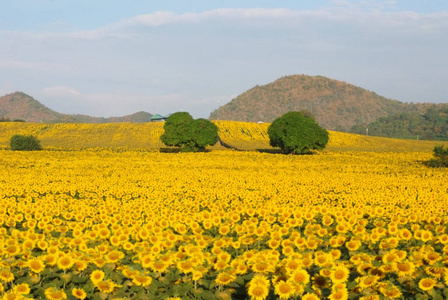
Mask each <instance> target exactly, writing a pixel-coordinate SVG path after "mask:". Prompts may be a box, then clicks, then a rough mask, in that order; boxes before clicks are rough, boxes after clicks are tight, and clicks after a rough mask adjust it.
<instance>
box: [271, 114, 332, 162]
mask: <svg viewBox="0 0 448 300" xmlns="http://www.w3.org/2000/svg"><path fill="white" fill-rule="evenodd" d="M268 134H269V141H270V145H271V146H272V147H280V148H281V149H282V151H283V152H284V153H292V154H304V153H309V152H310V151H311V150H314V149H316V150H321V149H324V148H325V146H326V145H327V143H328V132H327V131H326V130H325V129H324V128H322V127H320V126H319V124H317V123H316V121H315V120H314V118H313V116H312V115H310V114H309V113H308V112H299V111H290V112H288V113H286V114H284V115H283V116H281V117H279V118H277V119H275V120H274V121H273V122H272V124H271V125H270V126H269V128H268Z"/></svg>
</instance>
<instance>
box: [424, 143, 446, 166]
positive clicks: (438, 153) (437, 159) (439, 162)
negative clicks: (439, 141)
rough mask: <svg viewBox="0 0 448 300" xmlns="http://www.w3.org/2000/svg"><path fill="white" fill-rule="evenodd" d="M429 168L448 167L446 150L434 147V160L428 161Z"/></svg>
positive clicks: (441, 147)
mask: <svg viewBox="0 0 448 300" xmlns="http://www.w3.org/2000/svg"><path fill="white" fill-rule="evenodd" d="M429 165H430V166H431V167H448V148H446V149H444V148H443V146H435V147H434V158H433V159H431V160H430V161H429Z"/></svg>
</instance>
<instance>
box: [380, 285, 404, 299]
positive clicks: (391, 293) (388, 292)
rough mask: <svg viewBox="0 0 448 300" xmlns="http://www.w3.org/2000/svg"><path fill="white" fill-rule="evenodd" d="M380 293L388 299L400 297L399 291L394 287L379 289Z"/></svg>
mask: <svg viewBox="0 0 448 300" xmlns="http://www.w3.org/2000/svg"><path fill="white" fill-rule="evenodd" d="M380 292H381V293H382V294H383V295H384V296H386V297H388V298H391V299H395V298H399V297H401V291H400V290H399V289H398V287H396V286H386V287H381V288H380Z"/></svg>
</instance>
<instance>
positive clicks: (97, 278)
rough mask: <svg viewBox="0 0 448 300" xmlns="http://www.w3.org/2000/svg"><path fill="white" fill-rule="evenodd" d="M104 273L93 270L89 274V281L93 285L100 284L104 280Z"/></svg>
mask: <svg viewBox="0 0 448 300" xmlns="http://www.w3.org/2000/svg"><path fill="white" fill-rule="evenodd" d="M104 276H105V275H104V272H103V271H101V270H95V271H93V272H92V273H91V274H90V280H91V281H92V282H93V284H94V285H96V284H97V283H99V282H101V281H102V280H103V279H104Z"/></svg>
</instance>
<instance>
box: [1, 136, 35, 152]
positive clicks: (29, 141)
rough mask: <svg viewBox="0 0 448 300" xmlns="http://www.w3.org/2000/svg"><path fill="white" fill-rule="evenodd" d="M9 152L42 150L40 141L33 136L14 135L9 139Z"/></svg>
mask: <svg viewBox="0 0 448 300" xmlns="http://www.w3.org/2000/svg"><path fill="white" fill-rule="evenodd" d="M9 142H10V145H11V150H24V151H33V150H42V146H41V145H40V141H39V140H38V139H37V137H35V136H33V135H20V134H15V135H13V136H12V137H11V139H10V141H9Z"/></svg>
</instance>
